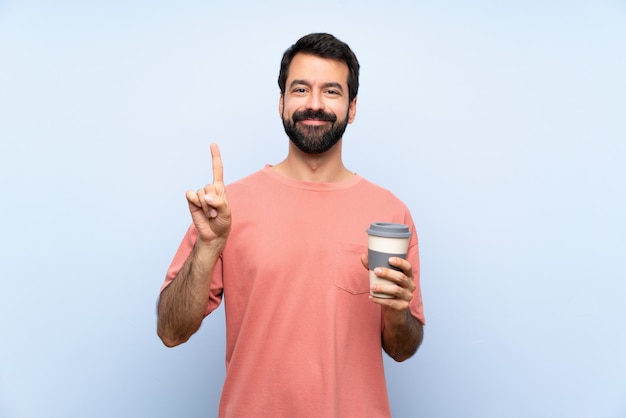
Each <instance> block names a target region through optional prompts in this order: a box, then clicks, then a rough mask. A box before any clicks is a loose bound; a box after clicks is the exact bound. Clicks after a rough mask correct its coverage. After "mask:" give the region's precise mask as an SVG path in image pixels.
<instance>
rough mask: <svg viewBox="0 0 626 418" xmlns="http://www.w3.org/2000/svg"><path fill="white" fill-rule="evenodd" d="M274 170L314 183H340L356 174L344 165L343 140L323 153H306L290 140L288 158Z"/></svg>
mask: <svg viewBox="0 0 626 418" xmlns="http://www.w3.org/2000/svg"><path fill="white" fill-rule="evenodd" d="M274 170H276V172H277V173H279V174H281V175H283V176H285V177H289V178H292V179H294V180H300V181H307V182H313V183H339V182H342V181H347V180H349V179H351V178H352V177H353V176H354V173H352V172H350V171H349V170H348V169H347V168H346V167H345V166H344V165H343V161H342V159H341V140H340V141H339V142H338V143H337V144H335V146H334V147H332V148H331V149H330V150H328V151H326V152H325V153H323V154H306V153H304V152H302V151H300V149H298V147H296V146H295V145H294V144H293V143H291V142H289V153H288V154H287V158H285V160H283V161H282V162H280V163H278V164H276V165H275V166H274Z"/></svg>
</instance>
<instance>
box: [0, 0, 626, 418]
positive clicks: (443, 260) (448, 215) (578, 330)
mask: <svg viewBox="0 0 626 418" xmlns="http://www.w3.org/2000/svg"><path fill="white" fill-rule="evenodd" d="M88 3H89V4H88ZM205 3H207V2H200V1H183V2H147V1H146V2H142V1H107V2H97V3H96V2H78V1H75V2H71V1H64V0H61V1H57V2H43V1H8V2H7V1H5V2H0V191H1V193H2V199H1V200H0V210H1V214H2V216H1V217H0V231H1V232H0V240H1V241H0V245H1V251H0V261H1V266H2V275H1V277H2V287H1V289H2V290H0V332H1V333H0V335H1V341H0V416H1V417H11V418H13V417H16V418H18V417H19V418H24V417H26V418H30V417H35V418H39V417H46V418H56V417H59V418H67V417H77V418H78V417H93V418H98V417H113V416H114V417H139V416H141V417H171V416H175V417H207V416H213V415H214V413H215V410H216V408H217V402H218V396H219V391H220V388H221V383H222V379H223V377H224V344H225V342H224V329H223V327H224V318H223V311H222V310H221V309H220V310H219V311H218V312H216V313H215V314H214V315H213V316H212V317H210V318H209V319H208V320H207V321H205V323H204V324H203V326H202V328H201V330H200V331H199V332H198V334H196V335H195V336H194V337H193V338H192V339H191V340H190V341H189V342H188V343H187V344H185V345H183V346H181V347H177V348H175V349H166V348H165V347H163V346H162V345H161V343H160V341H159V340H158V338H157V337H156V333H155V322H156V316H155V303H156V299H157V295H158V289H159V286H160V285H161V282H162V280H163V277H164V274H165V269H166V268H167V266H168V264H169V262H170V260H171V257H172V256H173V253H174V251H175V249H176V247H177V246H178V243H179V241H180V239H181V237H182V234H183V232H184V230H185V228H186V227H187V225H188V223H189V222H190V219H189V215H188V212H187V208H186V203H185V199H184V192H185V190H186V189H188V188H197V187H199V186H202V185H204V184H205V183H207V182H208V181H210V178H211V166H210V157H209V143H210V142H218V143H219V144H220V146H221V149H222V154H223V158H224V164H225V175H226V180H227V181H229V182H230V181H234V180H236V179H238V178H240V177H243V176H244V175H247V174H249V173H251V172H252V171H256V170H257V169H259V168H260V167H262V166H263V164H265V163H276V162H278V161H280V160H281V159H282V158H283V157H284V155H285V153H286V144H287V140H286V138H285V136H284V133H283V132H282V126H281V124H280V120H279V118H278V111H277V107H278V88H277V86H276V77H277V73H278V64H279V60H280V57H281V55H282V52H283V51H284V50H285V49H286V48H287V47H288V46H289V45H290V44H291V43H293V42H294V41H295V40H296V39H297V38H298V37H300V36H301V35H303V34H306V33H309V32H313V31H328V32H332V33H334V34H336V35H337V36H338V37H339V38H341V39H343V40H345V41H347V42H348V43H349V44H350V45H351V46H352V47H353V49H354V50H355V51H356V53H357V55H358V56H359V59H360V61H361V64H362V77H361V85H362V87H361V90H360V94H359V105H358V114H357V119H356V121H355V123H354V125H351V126H350V127H349V128H348V131H347V133H346V136H345V141H344V142H345V151H344V154H345V160H346V164H347V165H348V167H349V168H350V169H352V170H354V171H356V172H358V173H360V174H362V175H364V176H365V177H367V178H369V179H371V180H373V181H375V182H377V183H379V184H381V185H383V186H385V187H387V188H390V189H392V190H393V191H394V192H395V193H396V194H397V195H398V196H400V197H401V198H402V199H403V200H404V201H405V202H406V203H407V204H408V205H409V207H410V208H411V210H412V212H413V215H414V218H415V220H416V223H417V227H418V232H419V234H420V240H421V255H422V286H423V293H424V301H425V309H426V315H427V321H428V325H427V328H426V337H425V343H424V345H423V347H422V349H421V350H420V352H419V353H418V355H417V356H416V357H414V358H413V359H411V360H409V361H407V362H405V363H402V364H394V363H393V362H391V361H389V362H387V363H386V366H387V371H388V386H389V391H390V396H391V402H392V408H393V411H394V417H425V418H450V417H455V418H489V417H493V418H502V417H507V418H509V417H512V418H517V417H520V418H521V417H550V418H552V417H581V418H583V417H584V418H587V417H594V418H596V417H597V418H603V417H607V418H608V417H614V418H618V417H624V416H626V400H625V399H626V398H625V397H624V394H625V393H626V356H624V353H625V352H626V335H625V334H624V323H626V308H625V306H624V302H623V298H624V295H625V293H626V283H625V279H626V277H625V276H626V275H625V272H626V269H624V267H623V264H624V254H625V253H626V245H625V240H624V236H625V235H626V227H625V225H626V222H625V220H624V213H626V193H625V189H626V188H625V187H624V180H623V179H624V178H625V175H626V169H625V164H624V161H625V160H626V122H625V120H626V119H625V115H626V81H625V77H624V74H626V5H625V4H624V2H621V1H604V0H600V1H574V2H539V1H532V0H531V1H525V2H521V1H520V2H506V3H505V2H496V1H491V2H490V1H476V2H471V3H472V4H471V5H470V4H468V3H469V2H461V1H458V2H452V1H443V2H429V3H427V2H420V1H417V2H409V1H403V2H387V4H386V5H385V6H384V8H382V6H379V5H378V4H379V3H378V2H370V1H346V2H343V3H341V4H340V5H337V4H336V2H326V1H324V0H322V1H321V2H317V3H310V4H300V3H294V2H282V3H281V2H264V3H263V5H261V2H232V3H228V4H205ZM386 159H393V160H394V163H393V164H388V165H383V166H381V165H380V163H379V161H384V160H386Z"/></svg>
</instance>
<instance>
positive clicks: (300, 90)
mask: <svg viewBox="0 0 626 418" xmlns="http://www.w3.org/2000/svg"><path fill="white" fill-rule="evenodd" d="M291 91H292V93H294V94H305V93H306V88H304V87H296V88H294V89H293V90H291Z"/></svg>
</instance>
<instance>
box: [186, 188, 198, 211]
mask: <svg viewBox="0 0 626 418" xmlns="http://www.w3.org/2000/svg"><path fill="white" fill-rule="evenodd" d="M185 197H186V198H187V201H188V202H189V203H191V204H193V205H196V206H197V207H199V208H201V207H202V204H201V203H200V199H198V194H197V193H195V192H194V191H192V190H187V192H186V193H185Z"/></svg>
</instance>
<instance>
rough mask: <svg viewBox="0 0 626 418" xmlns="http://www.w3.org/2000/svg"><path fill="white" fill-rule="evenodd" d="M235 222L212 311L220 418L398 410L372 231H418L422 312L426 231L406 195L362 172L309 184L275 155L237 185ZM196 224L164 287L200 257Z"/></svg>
mask: <svg viewBox="0 0 626 418" xmlns="http://www.w3.org/2000/svg"><path fill="white" fill-rule="evenodd" d="M227 197H228V201H229V203H230V206H231V210H232V219H233V223H232V228H231V232H230V235H229V238H228V241H227V244H226V247H225V249H224V252H223V254H222V257H221V258H220V261H219V262H218V265H217V266H216V268H215V271H214V275H213V278H212V283H211V295H210V297H209V304H208V306H207V310H206V314H207V315H208V314H209V313H210V312H211V311H213V310H214V309H216V308H217V307H218V305H219V304H220V302H221V300H222V297H223V300H224V305H225V309H226V339H227V341H226V379H225V382H224V387H223V390H222V397H221V401H220V409H219V416H220V417H246V418H250V417H271V418H278V417H360V418H365V417H376V418H380V417H388V416H390V410H389V402H388V397H387V389H386V382H385V376H384V370H383V362H382V350H381V331H382V317H381V310H380V306H379V305H376V304H374V303H373V302H371V301H370V300H369V299H368V293H369V276H368V271H367V270H366V269H365V268H364V267H363V265H362V264H361V261H360V254H366V253H367V234H366V232H365V230H366V229H367V228H368V227H369V225H370V223H372V222H396V223H404V224H407V225H409V226H410V228H411V231H412V232H413V234H412V237H411V242H410V247H409V253H408V256H407V259H408V260H409V261H410V262H411V264H412V266H413V270H414V273H415V280H416V284H417V290H416V291H415V293H414V297H413V300H412V302H411V308H410V309H411V312H412V314H413V315H414V316H415V317H416V318H418V319H419V320H420V321H421V322H422V323H423V322H424V316H423V312H422V297H421V293H420V288H419V259H418V244H417V236H416V233H415V228H414V225H413V221H412V219H411V215H410V213H409V211H408V209H407V208H406V206H405V205H404V204H403V203H402V202H401V201H400V200H398V199H397V198H396V197H395V196H394V195H393V194H391V193H390V192H389V191H387V190H385V189H383V188H381V187H379V186H376V185H374V184H373V183H370V182H369V181H367V180H365V179H364V178H362V177H360V176H358V175H355V176H354V178H353V179H352V180H350V181H347V182H342V183H307V182H300V181H295V180H291V179H288V178H286V177H283V176H281V175H279V174H277V173H276V172H275V171H274V170H273V169H272V168H271V167H270V166H266V167H265V168H264V169H263V170H260V171H259V172H257V173H255V174H253V175H251V176H248V177H246V178H244V179H242V180H240V181H238V182H235V183H233V184H231V185H229V186H228V187H227ZM196 236H197V231H196V230H195V227H194V226H193V225H192V226H190V228H189V229H188V231H187V234H186V235H185V237H184V239H183V242H182V243H181V245H180V247H179V249H178V251H177V253H176V256H175V258H174V260H173V261H172V264H171V266H170V268H169V270H168V272H167V276H166V280H165V282H164V284H163V287H162V288H165V286H167V285H168V284H169V283H170V282H171V281H172V280H173V279H174V277H175V276H176V274H177V273H178V271H179V270H180V268H181V267H182V265H183V263H184V262H185V260H186V259H187V257H188V256H189V254H190V252H191V250H192V248H193V245H194V243H195V240H196Z"/></svg>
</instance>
